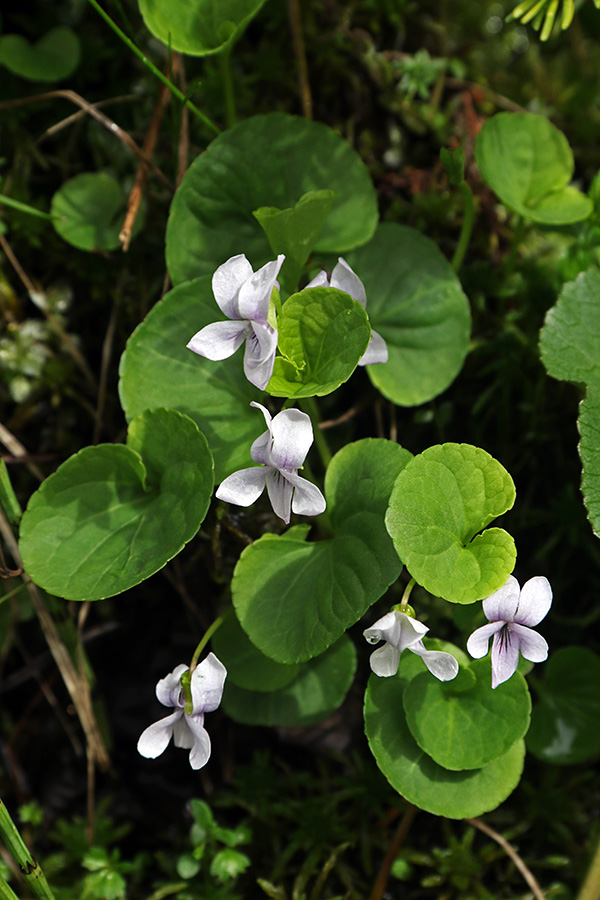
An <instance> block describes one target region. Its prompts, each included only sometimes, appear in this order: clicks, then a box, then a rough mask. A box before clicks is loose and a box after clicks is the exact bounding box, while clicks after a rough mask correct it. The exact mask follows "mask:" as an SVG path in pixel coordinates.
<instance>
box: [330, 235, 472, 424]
mask: <svg viewBox="0 0 600 900" xmlns="http://www.w3.org/2000/svg"><path fill="white" fill-rule="evenodd" d="M346 259H347V261H348V263H349V264H350V266H351V267H352V268H353V269H354V271H355V272H356V274H357V275H358V276H359V278H360V279H361V281H362V282H363V283H364V285H365V290H366V294H367V313H368V315H369V321H370V323H371V326H372V328H373V329H374V330H375V331H377V332H378V333H379V334H380V335H381V336H382V337H383V338H384V339H385V342H386V344H387V347H388V354H389V358H388V362H387V363H381V364H378V365H375V366H368V367H367V372H368V373H369V378H370V379H371V381H372V382H373V384H374V385H375V387H376V388H377V389H378V390H379V391H381V393H382V394H383V395H384V397H387V398H388V400H392V401H393V402H394V403H397V404H399V405H400V406H414V405H416V404H418V403H425V402H426V401H427V400H431V399H432V398H433V397H436V396H437V395H438V394H440V393H441V392H442V391H444V390H445V389H446V388H447V387H448V385H450V384H451V383H452V381H453V380H454V378H455V377H456V376H457V374H458V373H459V371H460V369H461V367H462V364H463V361H464V359H465V356H466V355H467V351H468V349H469V335H470V332H471V313H470V310H469V302H468V300H467V298H466V296H465V294H464V293H463V290H462V287H461V285H460V281H459V280H458V278H457V276H456V273H455V272H454V270H453V268H452V266H451V265H450V263H449V262H448V261H447V259H446V258H445V257H444V256H443V255H442V253H440V251H439V250H438V248H437V247H436V245H435V244H434V243H433V241H431V240H429V238H427V237H425V236H424V235H422V234H421V233H420V232H418V231H416V230H415V229H414V228H408V227H406V226H404V225H394V224H386V225H380V226H379V228H378V229H377V232H376V234H375V237H374V238H373V239H372V240H371V241H370V242H369V243H368V244H366V245H365V246H364V247H361V248H360V249H358V250H354V251H352V252H351V253H348V254H346ZM390 260H393V265H390Z"/></svg>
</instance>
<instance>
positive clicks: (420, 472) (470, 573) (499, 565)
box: [385, 444, 516, 603]
mask: <svg viewBox="0 0 600 900" xmlns="http://www.w3.org/2000/svg"><path fill="white" fill-rule="evenodd" d="M514 501H515V486H514V483H513V480H512V478H511V477H510V475H509V474H508V472H507V471H506V469H505V468H504V467H503V466H502V465H500V463H499V462H498V461H497V460H495V459H494V458H493V457H492V456H490V454H489V453H486V452H485V450H482V449H481V448H479V447H473V446H471V445H470V444H438V445H435V446H433V447H429V449H428V450H425V451H424V452H423V453H421V454H420V455H419V456H416V457H415V458H414V459H413V460H411V462H409V463H408V465H407V466H406V468H405V469H404V470H403V472H401V473H400V475H399V476H398V478H397V480H396V484H395V485H394V490H393V491H392V495H391V497H390V505H389V509H388V512H387V515H386V519H385V521H386V526H387V529H388V531H389V533H390V535H391V537H392V539H393V541H394V546H395V548H396V550H397V552H398V555H399V556H400V558H401V559H402V560H403V561H404V564H405V565H406V567H407V569H408V571H409V572H410V574H411V575H412V576H413V578H415V580H416V581H417V582H418V584H420V585H422V586H423V587H424V588H425V589H426V590H428V591H429V592H430V593H431V594H434V595H435V596H438V597H443V598H444V599H445V600H449V601H450V602H451V603H474V602H475V601H476V600H481V599H483V598H484V597H487V596H489V594H491V593H492V592H493V591H495V590H497V589H498V588H499V587H501V586H502V585H503V584H504V582H505V581H506V579H507V578H508V576H509V575H510V573H511V572H512V570H513V568H514V565H515V560H516V550H515V543H514V541H513V539H512V537H511V536H510V535H509V534H508V533H507V532H506V531H503V530H502V529H501V528H487V529H486V530H485V531H484V530H483V529H485V528H486V526H487V525H488V524H489V523H490V522H491V521H492V520H493V519H495V518H496V517H497V516H500V515H502V513H505V512H506V511H507V510H508V509H510V508H511V506H512V505H513V503H514Z"/></svg>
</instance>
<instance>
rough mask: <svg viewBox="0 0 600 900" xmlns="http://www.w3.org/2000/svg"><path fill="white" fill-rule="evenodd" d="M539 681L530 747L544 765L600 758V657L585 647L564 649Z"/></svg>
mask: <svg viewBox="0 0 600 900" xmlns="http://www.w3.org/2000/svg"><path fill="white" fill-rule="evenodd" d="M544 674H545V680H544V681H539V680H538V679H536V680H535V684H534V687H535V689H536V692H538V693H539V700H538V702H537V703H535V704H534V707H533V714H532V716H531V728H530V729H529V732H528V734H527V747H528V749H529V750H531V752H532V753H533V754H535V756H537V757H538V758H539V759H543V760H544V761H545V762H550V763H555V764H562V765H573V764H575V763H582V762H586V760H588V759H592V758H593V757H595V756H597V755H598V753H600V730H599V729H598V720H599V718H600V657H599V656H598V654H596V653H593V652H592V651H591V650H587V649H585V648H584V647H565V648H563V649H561V650H557V651H556V653H553V654H552V656H551V657H550V659H549V660H548V662H547V664H546V666H545V673H544Z"/></svg>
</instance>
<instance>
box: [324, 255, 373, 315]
mask: <svg viewBox="0 0 600 900" xmlns="http://www.w3.org/2000/svg"><path fill="white" fill-rule="evenodd" d="M330 284H331V287H333V288H337V289H338V291H345V292H346V293H347V294H350V296H351V297H352V299H353V300H358V302H359V303H360V305H361V306H362V307H364V308H365V309H366V307H367V295H366V293H365V286H364V284H363V283H362V281H361V280H360V278H359V277H358V275H357V274H356V272H353V271H352V269H351V268H350V266H349V265H348V263H347V262H346V260H345V259H344V258H343V257H341V256H340V258H339V259H338V263H337V265H336V266H335V268H334V270H333V272H332V273H331V282H330Z"/></svg>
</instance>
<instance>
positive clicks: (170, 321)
mask: <svg viewBox="0 0 600 900" xmlns="http://www.w3.org/2000/svg"><path fill="white" fill-rule="evenodd" d="M222 318H223V316H222V313H221V311H220V309H219V307H218V306H217V304H216V303H215V300H214V297H213V295H212V290H211V281H210V278H208V277H204V278H198V279H196V281H190V282H188V283H186V284H181V285H179V287H177V288H175V289H174V290H172V291H170V292H169V293H168V294H167V295H166V297H164V299H163V300H161V301H160V302H159V303H157V304H156V306H154V307H153V308H152V309H151V310H150V312H149V314H148V315H147V316H146V318H145V319H144V321H143V322H142V323H141V325H138V327H137V328H136V330H135V331H134V332H133V334H132V335H131V337H130V338H129V341H128V342H127V347H126V349H125V352H124V354H123V356H122V357H121V365H120V375H121V380H120V383H119V394H120V397H121V403H122V405H123V409H124V410H125V415H126V416H127V418H128V419H132V418H133V417H134V416H137V415H139V414H140V413H141V412H143V411H144V410H145V409H148V408H152V407H156V406H167V407H171V408H173V409H178V410H179V411H180V412H183V413H185V414H186V415H188V416H189V417H190V418H191V419H193V420H194V421H195V422H196V424H197V425H198V426H199V428H200V429H201V430H202V432H203V433H204V434H205V435H206V439H207V440H208V445H209V447H210V449H211V452H212V454H213V456H214V460H215V479H216V481H217V482H219V481H222V480H223V478H225V477H226V476H227V475H231V473H232V472H235V471H237V470H238V469H243V468H245V467H246V466H250V465H252V459H251V458H250V446H251V444H252V441H253V440H254V439H255V438H257V437H258V436H259V434H260V433H261V432H262V431H264V421H263V420H262V416H260V415H257V413H256V410H253V409H251V407H250V402H251V401H252V400H259V399H260V398H261V396H262V395H261V393H260V391H258V390H257V389H256V388H255V387H253V386H252V385H251V384H250V382H249V381H247V379H246V377H245V375H244V371H243V361H242V356H243V350H239V351H238V352H237V353H236V354H234V356H232V357H230V358H229V359H224V360H223V361H222V362H212V361H211V360H209V359H204V358H202V357H200V356H198V355H197V354H196V353H192V351H191V350H188V349H187V348H186V344H187V343H188V341H189V340H190V338H191V337H192V336H193V335H194V334H195V333H196V332H197V331H200V329H201V328H203V327H204V326H205V325H209V324H210V323H211V322H215V321H217V320H219V319H222Z"/></svg>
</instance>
